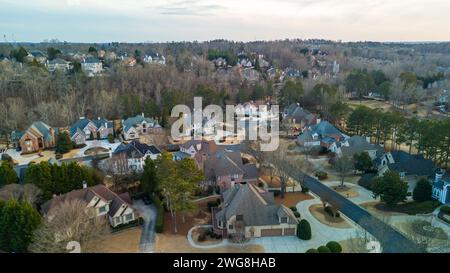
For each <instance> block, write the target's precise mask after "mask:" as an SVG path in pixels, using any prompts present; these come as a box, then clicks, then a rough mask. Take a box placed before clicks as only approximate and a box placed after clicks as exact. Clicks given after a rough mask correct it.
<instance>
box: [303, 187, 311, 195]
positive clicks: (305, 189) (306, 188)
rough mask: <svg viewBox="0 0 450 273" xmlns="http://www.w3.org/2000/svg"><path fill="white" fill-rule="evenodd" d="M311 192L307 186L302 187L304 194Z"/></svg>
mask: <svg viewBox="0 0 450 273" xmlns="http://www.w3.org/2000/svg"><path fill="white" fill-rule="evenodd" d="M308 192H309V188H308V187H307V186H302V193H304V194H307V193H308Z"/></svg>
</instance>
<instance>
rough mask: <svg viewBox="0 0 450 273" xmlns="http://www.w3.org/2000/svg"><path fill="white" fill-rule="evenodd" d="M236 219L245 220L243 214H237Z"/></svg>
mask: <svg viewBox="0 0 450 273" xmlns="http://www.w3.org/2000/svg"><path fill="white" fill-rule="evenodd" d="M236 221H244V215H242V214H239V215H236Z"/></svg>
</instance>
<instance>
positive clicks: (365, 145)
mask: <svg viewBox="0 0 450 273" xmlns="http://www.w3.org/2000/svg"><path fill="white" fill-rule="evenodd" d="M330 150H331V151H332V152H334V153H336V155H337V156H338V157H349V158H353V156H354V155H355V154H360V153H362V152H367V153H368V154H369V156H370V158H371V159H372V160H374V159H375V158H377V157H378V156H380V155H381V154H382V153H384V149H383V148H382V147H381V146H378V145H375V144H371V143H369V142H368V141H367V139H366V138H365V137H362V136H352V137H350V138H348V139H346V140H344V141H342V142H339V143H335V144H333V145H332V146H331V147H330Z"/></svg>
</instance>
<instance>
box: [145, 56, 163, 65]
mask: <svg viewBox="0 0 450 273" xmlns="http://www.w3.org/2000/svg"><path fill="white" fill-rule="evenodd" d="M143 60H144V62H146V63H149V64H160V65H165V64H166V57H164V56H163V55H160V54H159V53H151V54H147V55H145V56H144V59H143Z"/></svg>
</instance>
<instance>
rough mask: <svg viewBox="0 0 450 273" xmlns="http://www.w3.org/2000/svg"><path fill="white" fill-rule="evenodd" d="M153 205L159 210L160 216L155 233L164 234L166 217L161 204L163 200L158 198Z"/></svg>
mask: <svg viewBox="0 0 450 273" xmlns="http://www.w3.org/2000/svg"><path fill="white" fill-rule="evenodd" d="M153 203H154V204H155V206H156V208H157V209H158V215H157V218H156V223H155V231H156V232H157V233H162V232H163V231H164V215H165V211H164V206H163V205H162V204H161V200H160V199H159V197H157V196H155V197H154V198H153Z"/></svg>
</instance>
